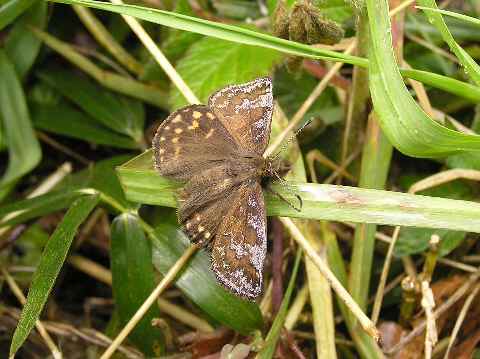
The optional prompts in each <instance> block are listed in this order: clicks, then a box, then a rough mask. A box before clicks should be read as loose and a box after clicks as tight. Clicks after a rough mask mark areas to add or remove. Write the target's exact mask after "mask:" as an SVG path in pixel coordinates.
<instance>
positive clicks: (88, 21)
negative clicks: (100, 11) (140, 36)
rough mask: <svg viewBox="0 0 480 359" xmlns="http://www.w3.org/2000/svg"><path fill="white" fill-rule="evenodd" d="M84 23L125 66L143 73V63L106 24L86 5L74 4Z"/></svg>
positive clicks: (135, 71) (74, 8)
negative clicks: (125, 47)
mask: <svg viewBox="0 0 480 359" xmlns="http://www.w3.org/2000/svg"><path fill="white" fill-rule="evenodd" d="M72 7H73V10H75V12H76V13H77V15H78V17H79V18H80V20H81V21H82V23H83V24H84V25H85V26H86V27H87V29H88V31H90V33H91V34H92V35H93V37H94V38H95V39H96V40H97V41H98V42H99V43H100V44H101V45H102V46H103V47H104V48H105V49H106V50H107V51H108V52H109V53H110V54H112V56H113V57H114V58H116V59H117V60H118V62H120V63H121V64H122V65H123V66H125V67H126V68H127V69H129V70H130V71H132V72H133V73H134V74H137V75H141V74H142V72H143V67H142V64H140V63H139V62H138V61H137V60H135V58H134V57H133V56H132V55H130V54H129V53H128V51H126V50H125V49H124V48H123V47H122V46H121V45H120V44H119V43H118V42H117V40H115V38H114V37H113V36H112V35H111V34H110V32H109V31H108V30H107V29H106V28H105V26H104V25H103V24H102V23H101V22H100V21H99V20H98V19H97V18H96V17H95V15H94V14H93V13H92V12H91V11H90V10H89V9H88V8H86V7H83V6H79V5H72Z"/></svg>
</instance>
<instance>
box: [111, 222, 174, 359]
mask: <svg viewBox="0 0 480 359" xmlns="http://www.w3.org/2000/svg"><path fill="white" fill-rule="evenodd" d="M151 257H152V249H151V244H150V242H149V241H148V240H147V238H146V237H145V234H144V233H143V229H142V228H141V226H140V224H139V223H138V217H136V216H134V215H132V214H129V213H124V214H121V215H119V216H117V217H116V218H115V219H114V220H113V222H112V239H111V253H110V268H111V270H112V287H113V298H114V300H115V310H116V312H117V314H118V317H119V318H118V319H119V321H120V323H119V324H120V325H121V326H124V325H125V324H127V322H128V321H129V320H130V318H131V317H132V316H133V315H134V314H135V312H136V311H137V309H138V308H139V307H140V306H141V305H142V303H143V302H144V301H145V299H147V297H148V295H149V294H150V293H151V292H152V290H153V289H154V275H153V266H152V262H151V261H150V260H149V259H150V258H151ZM159 317H160V311H159V310H158V307H157V306H152V307H151V308H150V310H149V311H148V312H147V313H146V314H145V315H144V316H143V318H142V320H141V321H140V322H139V323H138V324H137V325H136V327H135V329H134V330H133V331H132V333H131V334H130V335H129V338H130V340H131V341H132V342H133V343H134V344H135V345H137V346H138V347H139V348H140V349H142V351H143V353H145V354H146V355H152V356H159V355H161V354H162V353H163V352H164V351H165V348H164V339H163V335H162V332H161V331H160V330H159V329H157V328H155V327H153V326H152V323H151V321H152V319H154V318H159Z"/></svg>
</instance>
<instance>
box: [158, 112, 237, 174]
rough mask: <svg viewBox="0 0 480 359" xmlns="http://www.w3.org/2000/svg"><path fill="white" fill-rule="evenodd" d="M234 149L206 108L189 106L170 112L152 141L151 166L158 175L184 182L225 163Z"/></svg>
mask: <svg viewBox="0 0 480 359" xmlns="http://www.w3.org/2000/svg"><path fill="white" fill-rule="evenodd" d="M237 149H238V146H237V145H236V143H235V140H234V139H233V137H232V136H231V135H230V133H229V132H228V131H227V130H226V129H225V127H224V126H223V125H222V123H221V122H220V121H219V120H218V118H217V117H216V116H215V115H214V114H213V112H212V111H211V110H210V109H209V108H208V107H207V106H202V105H192V106H187V107H184V108H182V109H180V110H177V111H175V112H173V113H172V114H171V115H170V116H168V118H167V119H166V120H165V121H164V122H163V123H162V124H161V125H160V126H159V128H158V130H157V132H156V134H155V137H154V139H153V152H154V165H155V168H156V169H157V170H158V171H159V172H160V174H161V175H163V176H167V177H170V178H174V179H177V180H188V179H190V177H191V176H192V175H195V174H197V173H199V172H200V171H201V170H203V169H206V168H209V167H210V166H212V163H217V162H218V161H222V160H225V159H226V158H228V157H229V156H231V154H232V153H233V152H235V151H236V150H237Z"/></svg>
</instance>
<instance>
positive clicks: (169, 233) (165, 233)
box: [151, 223, 263, 335]
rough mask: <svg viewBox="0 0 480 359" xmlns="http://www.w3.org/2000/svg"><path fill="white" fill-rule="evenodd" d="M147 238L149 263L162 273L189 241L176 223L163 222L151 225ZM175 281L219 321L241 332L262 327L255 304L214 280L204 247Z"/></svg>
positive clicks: (207, 312) (200, 306)
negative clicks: (152, 226) (151, 228)
mask: <svg viewBox="0 0 480 359" xmlns="http://www.w3.org/2000/svg"><path fill="white" fill-rule="evenodd" d="M151 239H152V245H153V248H152V250H153V265H154V266H155V268H156V269H157V270H158V271H159V272H160V273H162V274H165V273H167V271H168V270H169V269H170V267H171V266H172V265H173V264H174V263H175V262H176V261H177V259H178V258H180V256H181V255H182V253H183V252H184V251H185V250H186V248H187V247H188V246H189V245H190V242H189V240H188V238H187V237H186V236H185V234H184V233H183V232H182V231H181V230H180V229H179V227H178V226H177V225H171V224H166V223H165V224H160V225H159V226H157V227H156V228H155V235H154V236H151ZM175 285H176V286H177V287H178V288H180V289H181V290H182V292H183V293H184V294H185V295H186V296H187V297H188V298H189V299H190V300H192V302H194V303H195V304H196V305H197V306H198V307H199V308H201V309H202V310H203V311H204V312H205V313H206V314H208V315H209V316H210V317H211V318H213V319H215V320H216V321H218V322H219V323H221V324H223V325H226V326H228V327H230V328H233V329H235V330H236V331H238V332H240V333H242V334H245V335H247V334H249V333H250V332H251V331H253V330H255V329H260V328H261V327H262V324H263V319H262V314H261V313H260V310H259V308H258V306H257V304H255V303H252V302H249V301H247V300H243V299H240V298H239V297H237V296H235V295H233V294H232V293H230V292H228V291H227V290H226V289H224V288H223V287H222V286H221V285H220V284H218V282H217V280H216V278H215V275H214V274H213V272H212V271H211V270H210V258H209V256H208V253H206V252H205V251H200V252H198V253H196V254H195V256H194V257H193V258H192V259H191V260H190V263H189V265H188V266H187V267H186V268H184V270H182V271H181V273H180V274H179V276H178V277H177V280H176V282H175Z"/></svg>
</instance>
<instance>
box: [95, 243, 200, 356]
mask: <svg viewBox="0 0 480 359" xmlns="http://www.w3.org/2000/svg"><path fill="white" fill-rule="evenodd" d="M197 249H198V246H197V245H191V246H190V247H189V248H188V249H187V250H186V251H185V252H184V253H183V254H182V256H181V257H180V258H179V259H178V260H177V262H176V263H175V264H174V265H173V266H172V267H171V268H170V270H169V271H168V272H167V274H166V275H165V276H164V277H163V279H162V280H161V281H160V283H159V284H158V285H157V287H156V288H155V289H154V290H153V292H152V293H151V294H150V295H149V296H148V298H147V299H146V300H145V302H144V303H143V304H142V306H141V307H140V308H138V310H137V312H136V313H135V314H134V315H133V317H132V318H131V319H130V321H129V322H128V323H127V325H125V327H123V329H122V330H121V331H120V333H119V334H118V335H117V336H116V337H115V339H114V340H113V341H112V343H111V344H110V346H109V347H108V348H107V350H106V351H105V352H104V353H103V354H102V356H101V357H100V359H108V358H110V357H111V356H112V355H113V353H114V352H115V350H117V348H118V347H119V345H120V344H122V342H123V341H124V340H125V338H126V337H127V336H128V334H129V333H130V332H131V331H132V329H133V328H134V327H135V326H136V325H137V323H138V322H139V321H140V319H142V318H143V316H144V314H145V313H146V312H147V311H148V309H149V308H150V307H151V305H152V304H153V303H155V301H156V300H157V298H158V296H159V295H160V294H161V293H162V292H163V291H164V290H165V288H167V286H168V285H169V284H170V283H171V282H172V281H173V280H174V279H175V277H176V276H177V274H178V273H179V272H180V270H181V269H182V268H183V266H184V265H185V264H186V263H187V262H188V260H189V259H190V257H191V256H192V255H193V254H194V253H195V252H196V251H197Z"/></svg>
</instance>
